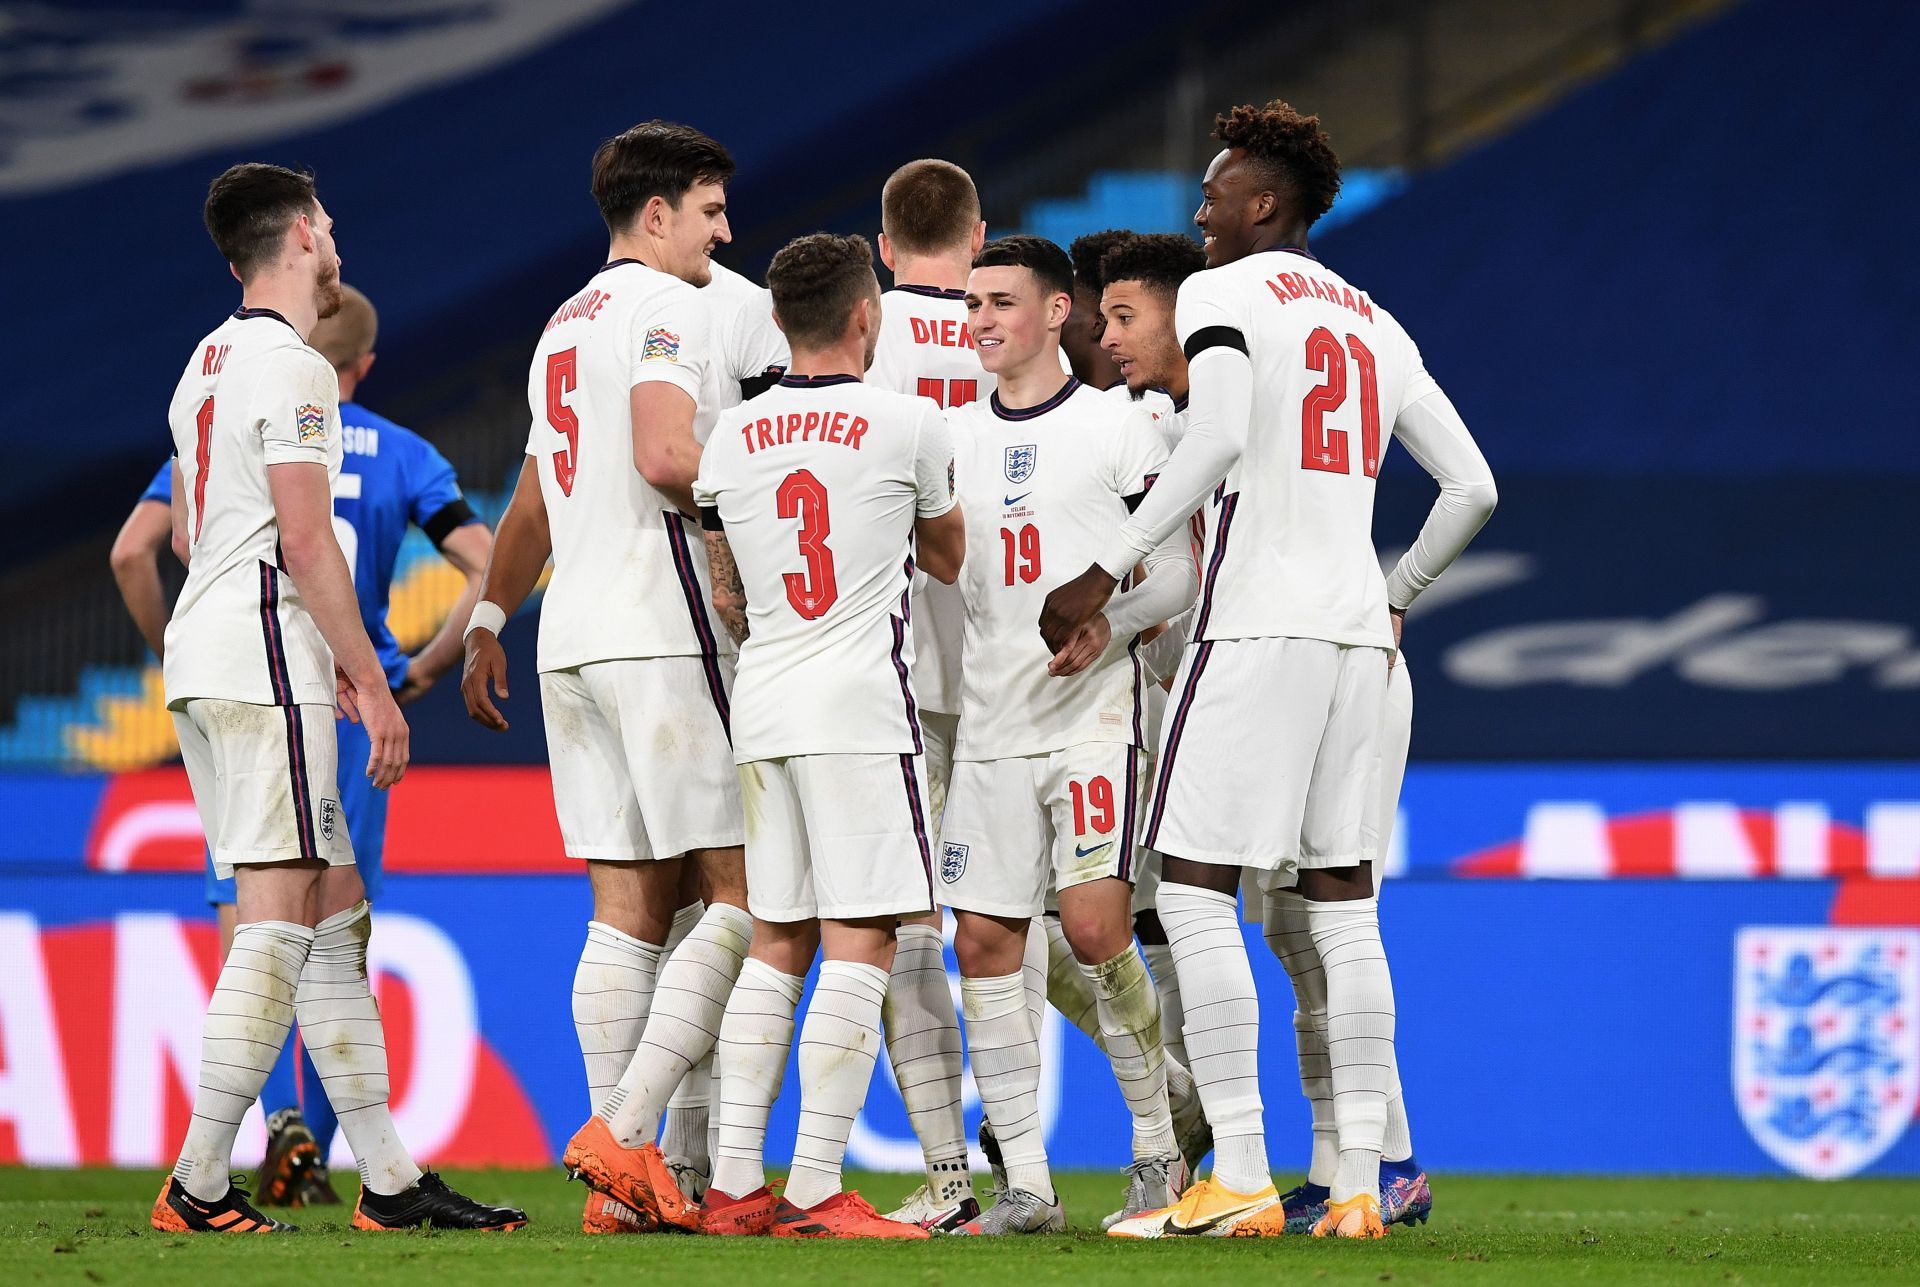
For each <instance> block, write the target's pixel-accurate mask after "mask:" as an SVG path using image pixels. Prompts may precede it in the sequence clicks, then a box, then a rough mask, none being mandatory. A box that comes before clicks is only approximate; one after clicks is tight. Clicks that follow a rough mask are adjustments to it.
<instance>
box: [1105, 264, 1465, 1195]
mask: <svg viewBox="0 0 1920 1287" xmlns="http://www.w3.org/2000/svg"><path fill="white" fill-rule="evenodd" d="M1205 267H1206V256H1205V255H1204V253H1203V252H1202V251H1201V249H1200V246H1199V244H1198V243H1197V242H1195V241H1194V240H1193V239H1192V238H1190V237H1184V236H1178V235H1174V234H1168V233H1153V234H1148V235H1144V236H1139V237H1134V238H1131V239H1130V240H1128V241H1125V242H1122V243H1120V244H1119V245H1118V246H1116V247H1115V248H1113V249H1112V250H1110V251H1108V252H1107V255H1106V257H1105V258H1104V259H1103V260H1102V261H1101V276H1102V280H1103V282H1104V293H1103V296H1102V300H1101V311H1102V312H1103V313H1104V314H1105V317H1106V328H1105V331H1104V332H1103V335H1102V339H1101V346H1102V347H1103V348H1105V349H1106V350H1107V351H1108V352H1109V353H1111V354H1112V355H1113V358H1114V361H1115V362H1116V363H1117V364H1118V365H1119V368H1120V371H1121V374H1122V375H1123V376H1124V377H1125V379H1126V381H1127V387H1128V388H1130V389H1134V390H1137V391H1140V392H1143V393H1145V392H1147V391H1150V390H1153V389H1162V390H1165V391H1166V392H1167V393H1168V394H1170V395H1171V396H1172V398H1173V403H1172V407H1173V410H1172V412H1171V414H1170V415H1169V416H1168V417H1166V418H1163V419H1161V420H1160V421H1159V424H1160V426H1161V428H1162V430H1163V431H1165V433H1166V434H1167V436H1168V446H1169V449H1171V447H1172V446H1173V445H1174V444H1177V443H1178V442H1179V440H1180V435H1181V433H1182V431H1183V429H1184V427H1185V423H1186V410H1187V379H1188V375H1187V358H1186V354H1184V353H1182V352H1181V351H1180V337H1179V334H1178V332H1177V331H1176V330H1175V327H1174V301H1175V298H1176V296H1177V294H1178V292H1179V289H1180V285H1181V283H1182V282H1184V281H1185V280H1186V279H1187V278H1188V277H1191V276H1192V275H1193V274H1194V273H1196V272H1199V271H1200V270H1201V269H1203V268H1205ZM1194 531H1195V548H1196V550H1198V549H1199V548H1201V547H1202V546H1203V545H1204V544H1205V541H1206V526H1205V523H1204V520H1203V517H1202V516H1199V515H1196V516H1195V526H1194ZM1190 624H1191V622H1190V619H1189V618H1185V617H1183V618H1182V619H1180V620H1178V621H1175V622H1173V623H1170V624H1169V626H1168V628H1167V629H1166V631H1165V632H1163V633H1162V634H1161V635H1160V636H1159V637H1157V638H1156V639H1154V641H1153V642H1152V643H1150V644H1149V645H1147V647H1146V648H1144V649H1142V650H1141V655H1142V657H1144V658H1145V659H1146V661H1147V664H1148V668H1149V669H1150V670H1153V671H1154V672H1155V674H1156V675H1159V676H1161V677H1162V678H1163V679H1164V680H1166V681H1168V682H1170V681H1171V680H1172V678H1173V676H1174V673H1175V670H1176V669H1177V668H1178V665H1179V659H1180V654H1181V651H1182V650H1183V648H1184V646H1185V643H1186V632H1187V629H1188V627H1189V625H1190ZM1390 666H1391V670H1390V672H1389V677H1388V680H1387V700H1386V710H1385V715H1384V719H1383V723H1382V727H1381V744H1380V786H1379V790H1378V791H1376V792H1375V793H1374V796H1373V800H1372V810H1373V812H1372V825H1373V826H1374V827H1375V829H1376V830H1377V831H1378V832H1379V835H1380V845H1379V848H1380V852H1381V853H1382V854H1385V853H1386V852H1387V848H1388V841H1389V839H1390V838H1391V836H1392V834H1393V824H1394V816H1395V813H1396V812H1397V810H1398V808H1399V803H1400V784H1401V781H1402V780H1403V779H1404V778H1405V776H1406V770H1407V747H1408V743H1409V740H1410V739H1411V737H1412V733H1413V681H1412V679H1411V678H1410V677H1409V676H1408V673H1407V662H1406V658H1405V656H1396V657H1395V658H1394V660H1393V661H1392V662H1391V663H1390ZM1148 699H1149V702H1148V723H1149V729H1150V732H1149V736H1150V737H1152V738H1154V739H1157V738H1158V737H1159V732H1160V719H1161V715H1162V713H1163V710H1164V707H1165V698H1164V696H1163V694H1161V693H1158V692H1152V691H1150V692H1149V693H1148ZM1156 745H1157V740H1156ZM1159 864H1160V858H1159V855H1158V854H1153V853H1151V851H1149V856H1143V858H1142V860H1141V879H1140V881H1139V882H1138V883H1137V884H1136V886H1135V891H1134V906H1135V907H1136V908H1138V907H1140V906H1141V901H1140V899H1141V890H1142V889H1144V888H1146V887H1147V886H1148V884H1149V883H1151V884H1152V885H1153V886H1154V892H1156V893H1157V892H1158V884H1159V881H1158V872H1159ZM1150 874H1151V876H1152V877H1153V879H1152V880H1151V882H1150V881H1149V875H1150ZM1385 874H1386V872H1385V867H1384V864H1383V863H1376V864H1375V866H1374V884H1375V889H1376V893H1377V891H1378V887H1379V885H1380V884H1381V881H1382V879H1383V878H1384V876H1385ZM1243 887H1244V888H1245V890H1246V899H1247V901H1246V907H1245V909H1244V916H1245V918H1246V919H1248V920H1254V921H1258V922H1260V923H1261V925H1262V927H1263V930H1264V932H1265V936H1266V940H1267V946H1268V947H1269V948H1270V949H1272V951H1273V954H1274V956H1275V957H1277V958H1278V959H1279V961H1280V963H1281V965H1282V966H1284V967H1285V968H1286V971H1287V977H1288V979H1289V980H1290V981H1291V982H1292V984H1293V990H1294V1003H1295V1008H1294V1015H1293V1025H1294V1034H1295V1040H1296V1043H1297V1048H1298V1057H1299V1065H1300V1087H1301V1091H1302V1093H1303V1094H1304V1095H1305V1096H1306V1098H1307V1100H1308V1102H1309V1104H1310V1105H1311V1106H1312V1111H1313V1153H1312V1159H1311V1162H1310V1164H1309V1166H1308V1169H1307V1178H1306V1180H1305V1182H1304V1183H1301V1184H1298V1185H1295V1186H1294V1187H1293V1188H1292V1189H1290V1190H1288V1191H1287V1192H1285V1193H1282V1194H1281V1195H1280V1201H1281V1205H1282V1206H1283V1207H1284V1208H1285V1210H1286V1217H1287V1229H1288V1232H1290V1233H1305V1232H1307V1231H1308V1230H1310V1229H1311V1228H1312V1226H1313V1225H1314V1224H1315V1223H1317V1222H1318V1220H1319V1218H1320V1217H1321V1216H1322V1215H1325V1214H1326V1203H1327V1197H1328V1193H1329V1187H1328V1186H1329V1184H1330V1183H1331V1181H1332V1179H1333V1170H1334V1166H1335V1164H1336V1162H1337V1161H1338V1157H1339V1144H1338V1138H1337V1133H1336V1131H1335V1127H1334V1120H1333V1087H1332V1085H1331V1083H1330V1080H1329V1077H1328V1065H1327V1040H1326V1028H1327V1001H1326V996H1327V989H1326V974H1325V971H1324V970H1322V969H1321V967H1320V957H1319V954H1318V953H1317V952H1315V951H1314V949H1313V936H1312V934H1311V933H1310V932H1309V930H1308V926H1307V923H1306V907H1305V900H1303V899H1302V898H1301V896H1300V893H1299V891H1298V890H1297V889H1292V888H1285V889H1272V890H1267V891H1264V893H1263V891H1262V890H1261V888H1260V885H1259V882H1258V881H1257V880H1243ZM1146 920H1147V918H1146V916H1145V915H1142V916H1137V917H1136V918H1135V920H1134V932H1135V933H1136V934H1138V935H1139V937H1140V942H1141V948H1142V950H1143V951H1144V952H1145V953H1146V956H1147V966H1148V968H1149V969H1151V970H1152V971H1153V974H1154V982H1155V983H1156V984H1158V985H1160V988H1161V992H1160V1011H1161V1031H1162V1033H1163V1039H1164V1041H1165V1044H1166V1047H1167V1054H1168V1057H1169V1058H1170V1059H1174V1058H1177V1059H1179V1060H1180V1061H1181V1062H1182V1063H1184V1062H1185V1061H1186V1057H1187V1055H1186V1049H1185V1046H1184V1043H1183V1044H1182V1045H1181V1046H1180V1047H1179V1048H1178V1049H1176V1048H1175V1041H1176V1034H1175V1031H1174V1030H1175V1029H1176V1028H1177V1027H1178V1026H1179V1024H1181V1023H1183V1022H1184V1008H1183V1006H1182V1004H1181V998H1180V993H1179V989H1178V987H1177V985H1176V986H1175V988H1174V990H1173V992H1172V994H1171V996H1169V994H1168V991H1167V987H1166V982H1167V980H1166V979H1165V978H1163V977H1162V974H1163V971H1164V973H1165V974H1166V975H1169V976H1177V971H1175V970H1174V969H1173V968H1172V949H1171V948H1169V947H1167V946H1165V943H1166V938H1165V935H1164V934H1163V933H1162V934H1158V935H1156V934H1155V933H1154V931H1157V930H1158V929H1159V928H1160V926H1159V917H1158V916H1153V917H1152V919H1151V925H1149V924H1147V923H1146ZM1156 937H1157V939H1158V942H1159V943H1160V944H1161V945H1162V946H1160V947H1159V948H1158V949H1157V952H1158V953H1159V954H1163V955H1158V956H1156V948H1155V947H1154V946H1153V940H1154V939H1155V938H1156ZM1175 1016H1181V1017H1180V1018H1175ZM1395 1074H1396V1076H1395V1081H1394V1086H1393V1093H1392V1094H1391V1096H1390V1097H1389V1099H1388V1101H1387V1131H1386V1143H1385V1150H1386V1151H1385V1153H1384V1155H1383V1156H1382V1158H1381V1162H1380V1217H1381V1221H1382V1223H1384V1224H1394V1223H1412V1222H1414V1221H1417V1220H1424V1219H1426V1217H1427V1216H1428V1214H1429V1213H1430V1212H1431V1211H1432V1209H1433V1195H1432V1192H1431V1189H1430V1188H1429V1186H1428V1183H1427V1177H1426V1175H1425V1173H1424V1172H1423V1171H1421V1169H1420V1166H1419V1163H1418V1162H1416V1161H1415V1160H1414V1157H1413V1138H1412V1134H1411V1131H1410V1129H1409V1127H1408V1124H1407V1115H1406V1105H1405V1102H1404V1100H1403V1098H1402V1097H1401V1094H1400V1088H1399V1081H1398V1069H1397V1068H1396V1070H1395ZM1179 1109H1180V1105H1179V1104H1178V1102H1177V1101H1176V1103H1175V1122H1176V1124H1178V1123H1179V1121H1180V1113H1179ZM1189 1157H1191V1155H1190V1154H1189Z"/></svg>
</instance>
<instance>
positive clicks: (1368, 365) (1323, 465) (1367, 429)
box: [1300, 326, 1380, 478]
mask: <svg viewBox="0 0 1920 1287" xmlns="http://www.w3.org/2000/svg"><path fill="white" fill-rule="evenodd" d="M1347 349H1350V350H1352V352H1353V365H1354V367H1355V368H1356V369H1357V370H1358V371H1359V373H1360V455H1361V460H1360V468H1361V470H1362V472H1364V473H1365V474H1366V476H1367V477H1368V478H1373V477H1376V476H1378V474H1379V473H1380V376H1379V372H1378V371H1377V369H1376V368H1375V366H1374V361H1373V353H1372V351H1371V350H1369V349H1368V348H1367V346H1366V345H1364V344H1362V343H1361V342H1360V337H1359V336H1357V335H1349V336H1347ZM1307 369H1308V370H1309V371H1318V372H1320V373H1321V374H1322V375H1324V376H1326V377H1327V382H1326V383H1325V384H1323V385H1321V386H1320V387H1319V388H1317V389H1313V390H1310V391H1309V392H1308V393H1307V397H1306V400H1305V401H1304V402H1302V403H1301V404H1300V468H1302V469H1319V470H1324V471H1325V472H1327V473H1329V474H1350V473H1352V472H1353V470H1352V468H1351V467H1350V466H1349V465H1348V464H1347V432H1346V430H1344V429H1329V428H1327V414H1328V413H1329V412H1332V411H1335V410H1337V409H1338V408H1339V407H1340V405H1341V404H1342V403H1344V402H1345V401H1346V400H1347V354H1346V350H1343V349H1342V348H1341V347H1340V341H1339V340H1337V339H1335V338H1334V337H1333V332H1332V331H1329V330H1328V329H1327V328H1326V327H1324V326H1322V327H1320V328H1318V329H1317V330H1315V331H1314V333H1313V334H1311V335H1309V336H1307Z"/></svg>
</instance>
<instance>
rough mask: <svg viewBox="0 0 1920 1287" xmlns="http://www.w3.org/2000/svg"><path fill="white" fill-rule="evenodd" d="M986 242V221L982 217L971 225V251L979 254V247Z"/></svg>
mask: <svg viewBox="0 0 1920 1287" xmlns="http://www.w3.org/2000/svg"><path fill="white" fill-rule="evenodd" d="M986 244H987V221H986V220H985V219H982V220H981V221H980V222H979V223H976V224H975V225H973V247H972V253H973V254H976V255H977V254H979V253H980V247H982V246H984V245H986Z"/></svg>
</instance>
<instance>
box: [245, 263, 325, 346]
mask: <svg viewBox="0 0 1920 1287" xmlns="http://www.w3.org/2000/svg"><path fill="white" fill-rule="evenodd" d="M240 307H242V308H258V309H265V310H266V311H267V312H270V313H277V314H279V315H280V316H281V317H284V318H286V319H287V325H288V326H291V327H292V328H293V329H294V330H295V331H297V332H298V333H299V335H300V338H301V340H302V341H303V342H304V341H305V340H306V338H307V337H308V336H309V335H312V334H313V328H314V327H316V326H318V325H319V324H320V305H319V304H318V303H317V302H316V301H315V300H314V298H313V283H312V282H310V281H298V280H295V279H294V278H292V277H288V276H283V275H278V274H268V273H262V274H261V275H260V276H258V277H256V278H254V279H253V280H252V281H251V282H249V283H247V285H246V286H245V287H244V288H243V289H242V290H241V292H240Z"/></svg>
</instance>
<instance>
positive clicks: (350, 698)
mask: <svg viewBox="0 0 1920 1287" xmlns="http://www.w3.org/2000/svg"><path fill="white" fill-rule="evenodd" d="M333 710H334V718H335V719H350V720H352V721H353V722H354V723H356V724H358V723H359V722H360V702H359V697H358V694H356V693H355V692H354V688H353V681H352V680H351V679H348V678H347V672H346V671H344V670H342V669H340V667H338V666H335V667H334V668H333Z"/></svg>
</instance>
